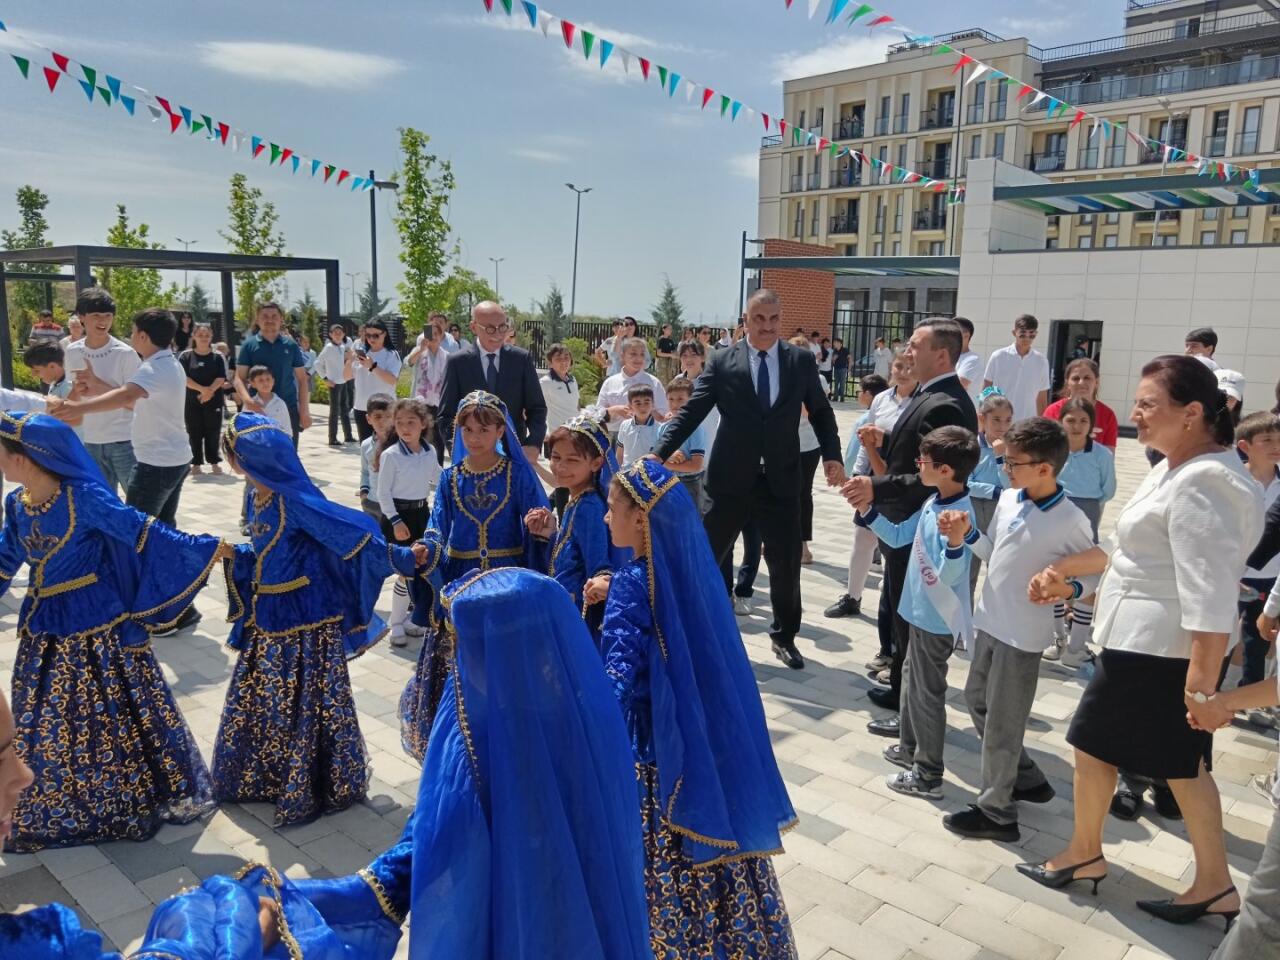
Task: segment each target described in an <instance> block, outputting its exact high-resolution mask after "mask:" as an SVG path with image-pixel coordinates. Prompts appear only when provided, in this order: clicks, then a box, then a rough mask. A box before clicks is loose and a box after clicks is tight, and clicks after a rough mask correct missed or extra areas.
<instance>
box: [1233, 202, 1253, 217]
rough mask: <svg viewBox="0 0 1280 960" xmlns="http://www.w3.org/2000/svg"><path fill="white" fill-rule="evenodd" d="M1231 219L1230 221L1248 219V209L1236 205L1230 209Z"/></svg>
mask: <svg viewBox="0 0 1280 960" xmlns="http://www.w3.org/2000/svg"><path fill="white" fill-rule="evenodd" d="M1231 219H1232V220H1248V219H1249V208H1248V207H1245V206H1241V205H1239V204H1237V205H1236V206H1234V207H1232V208H1231Z"/></svg>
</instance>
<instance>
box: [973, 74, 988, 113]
mask: <svg viewBox="0 0 1280 960" xmlns="http://www.w3.org/2000/svg"><path fill="white" fill-rule="evenodd" d="M973 102H974V103H976V104H977V105H978V119H979V120H981V119H982V105H983V104H985V103H986V102H987V81H985V80H979V81H978V82H977V83H975V84H974V85H973Z"/></svg>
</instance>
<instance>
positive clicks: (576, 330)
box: [517, 318, 658, 367]
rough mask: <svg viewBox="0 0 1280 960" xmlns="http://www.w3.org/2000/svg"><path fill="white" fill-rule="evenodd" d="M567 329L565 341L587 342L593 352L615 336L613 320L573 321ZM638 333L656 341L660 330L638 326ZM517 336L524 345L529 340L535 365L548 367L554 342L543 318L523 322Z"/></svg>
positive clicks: (645, 324) (650, 324)
mask: <svg viewBox="0 0 1280 960" xmlns="http://www.w3.org/2000/svg"><path fill="white" fill-rule="evenodd" d="M567 329H568V332H567V333H565V334H564V337H563V340H585V341H586V342H587V346H588V347H590V348H591V349H592V350H595V349H596V348H597V347H599V346H600V344H602V343H604V342H605V341H606V340H607V339H609V337H611V336H613V322H612V321H611V320H603V321H600V320H571V321H569V324H568V328H567ZM636 332H637V333H639V335H640V336H641V337H643V338H645V339H646V340H656V339H657V337H658V328H657V326H656V325H654V324H652V323H639V324H637V325H636ZM517 334H518V335H519V337H520V341H521V342H522V343H523V342H524V341H525V340H526V338H527V339H528V343H529V352H530V353H531V354H532V355H533V362H534V364H535V365H536V366H538V367H545V366H546V365H547V348H549V347H550V346H551V344H552V342H553V341H552V340H551V339H550V337H549V336H548V331H547V325H546V323H545V322H544V321H543V320H542V319H541V318H531V319H528V320H524V321H522V322H521V324H520V329H519V330H518V331H517Z"/></svg>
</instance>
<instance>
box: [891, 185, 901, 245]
mask: <svg viewBox="0 0 1280 960" xmlns="http://www.w3.org/2000/svg"><path fill="white" fill-rule="evenodd" d="M893 230H894V232H895V233H897V232H900V231H901V230H902V194H901V193H899V194H898V202H897V203H896V204H894V208H893ZM894 246H897V244H894Z"/></svg>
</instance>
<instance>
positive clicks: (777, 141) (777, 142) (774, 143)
mask: <svg viewBox="0 0 1280 960" xmlns="http://www.w3.org/2000/svg"><path fill="white" fill-rule="evenodd" d="M780 146H782V137H780V136H778V135H777V134H776V133H775V134H773V135H772V136H769V137H761V138H760V149H761V150H768V149H769V148H770V147H780Z"/></svg>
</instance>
